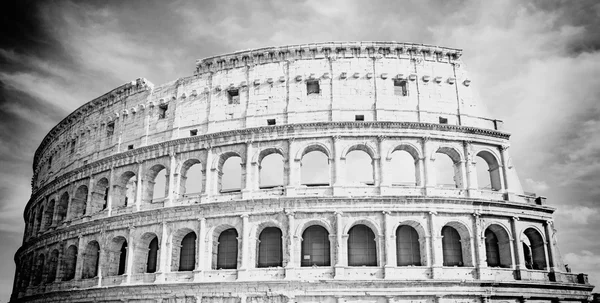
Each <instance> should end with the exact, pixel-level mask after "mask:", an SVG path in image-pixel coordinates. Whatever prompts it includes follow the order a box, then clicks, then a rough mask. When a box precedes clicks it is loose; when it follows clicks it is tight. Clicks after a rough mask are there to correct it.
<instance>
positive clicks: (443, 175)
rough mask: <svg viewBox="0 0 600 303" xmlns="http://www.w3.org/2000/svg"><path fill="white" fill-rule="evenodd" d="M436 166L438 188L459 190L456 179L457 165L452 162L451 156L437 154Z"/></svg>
mask: <svg viewBox="0 0 600 303" xmlns="http://www.w3.org/2000/svg"><path fill="white" fill-rule="evenodd" d="M434 165H435V180H436V185H437V186H440V187H449V188H459V182H458V180H457V179H456V176H457V175H456V173H457V164H455V163H454V161H452V158H450V156H448V155H447V154H444V153H441V152H438V153H436V156H435V162H434ZM458 165H459V164H458Z"/></svg>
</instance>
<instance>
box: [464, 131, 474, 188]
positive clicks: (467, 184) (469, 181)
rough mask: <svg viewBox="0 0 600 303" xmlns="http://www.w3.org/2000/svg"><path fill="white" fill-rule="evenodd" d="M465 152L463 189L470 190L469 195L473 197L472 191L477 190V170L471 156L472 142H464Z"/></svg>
mask: <svg viewBox="0 0 600 303" xmlns="http://www.w3.org/2000/svg"><path fill="white" fill-rule="evenodd" d="M463 151H464V153H465V166H464V173H463V176H465V178H464V179H463V180H464V182H463V184H464V185H463V188H466V189H467V190H468V195H469V196H471V194H472V193H471V191H472V190H476V189H477V169H475V163H474V161H473V155H472V154H471V142H470V141H463Z"/></svg>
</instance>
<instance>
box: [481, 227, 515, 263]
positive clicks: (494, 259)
mask: <svg viewBox="0 0 600 303" xmlns="http://www.w3.org/2000/svg"><path fill="white" fill-rule="evenodd" d="M484 235H485V253H486V259H487V265H488V266H489V267H504V268H508V267H510V266H511V265H512V259H511V253H510V237H509V236H508V233H507V232H506V230H505V229H504V228H502V227H501V226H500V225H497V224H492V225H490V226H489V227H488V228H486V229H485V233H484Z"/></svg>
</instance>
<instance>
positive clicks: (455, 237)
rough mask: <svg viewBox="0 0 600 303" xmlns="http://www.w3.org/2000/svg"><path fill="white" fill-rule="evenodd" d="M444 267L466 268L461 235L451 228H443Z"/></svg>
mask: <svg viewBox="0 0 600 303" xmlns="http://www.w3.org/2000/svg"><path fill="white" fill-rule="evenodd" d="M442 251H443V254H444V266H464V262H463V255H462V245H461V239H460V234H459V233H458V231H456V229H454V228H453V227H451V226H444V228H442Z"/></svg>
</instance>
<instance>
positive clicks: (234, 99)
mask: <svg viewBox="0 0 600 303" xmlns="http://www.w3.org/2000/svg"><path fill="white" fill-rule="evenodd" d="M227 98H228V99H227V102H228V104H240V91H239V90H237V89H230V90H228V91H227Z"/></svg>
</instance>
